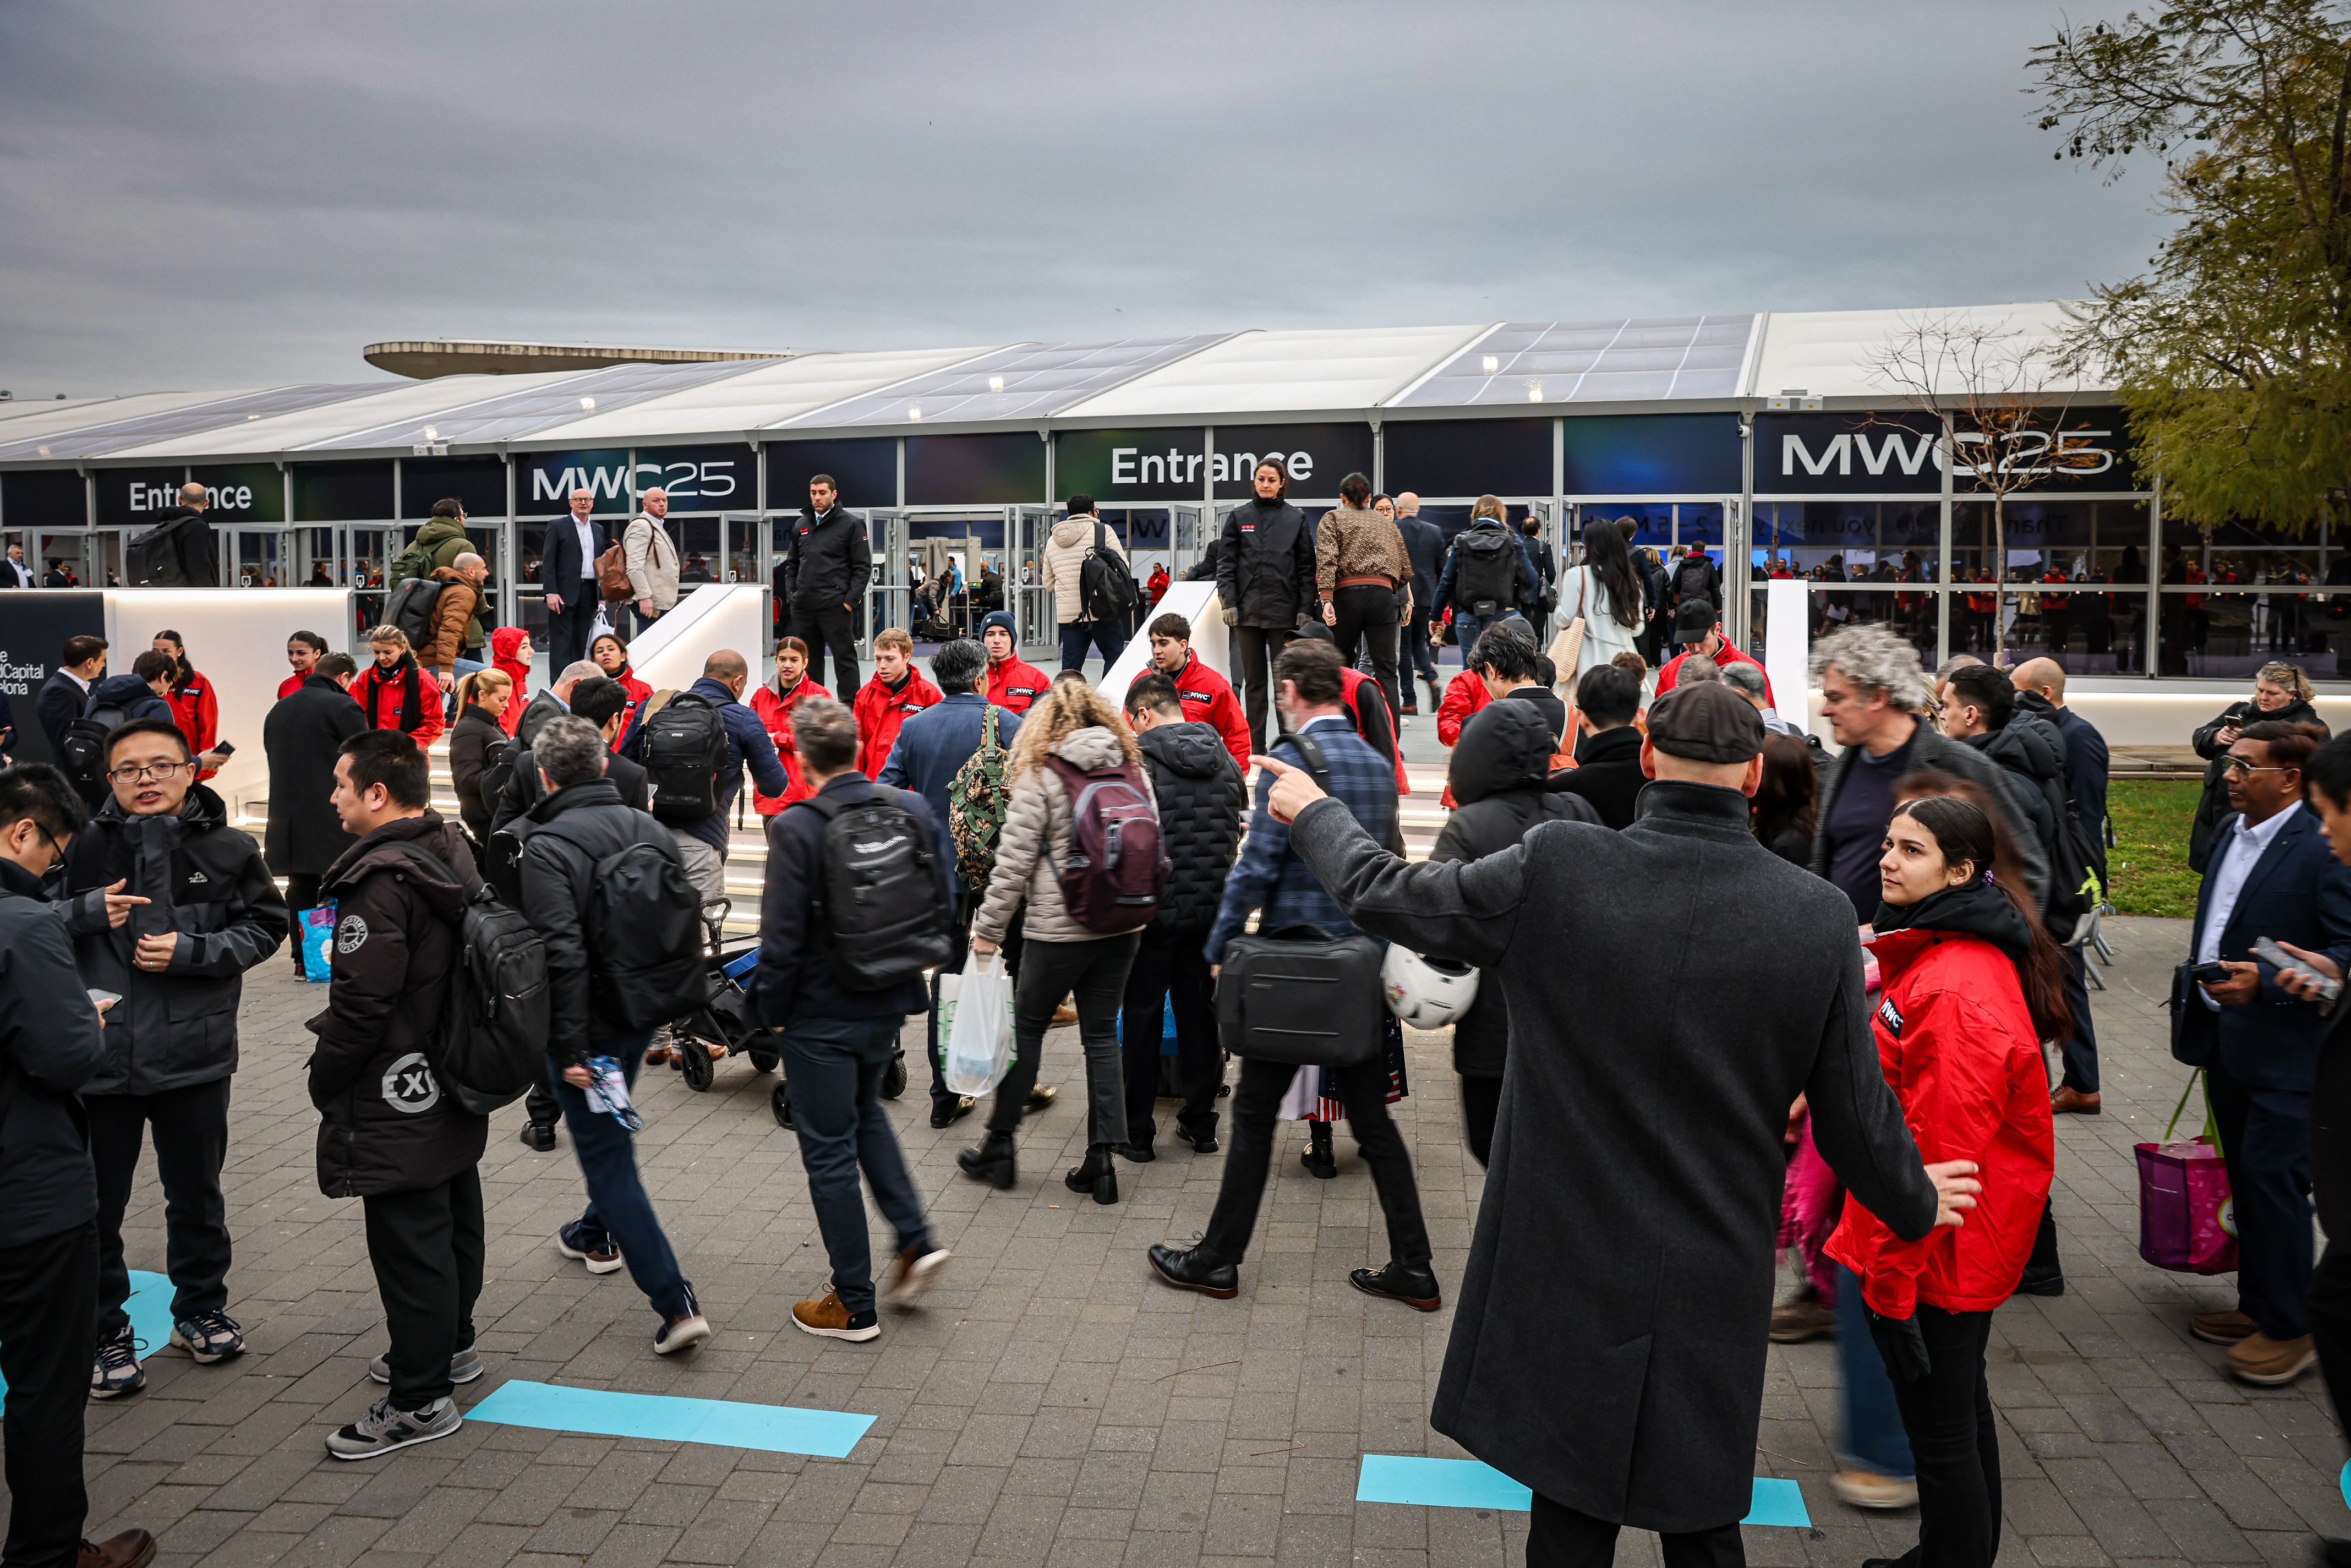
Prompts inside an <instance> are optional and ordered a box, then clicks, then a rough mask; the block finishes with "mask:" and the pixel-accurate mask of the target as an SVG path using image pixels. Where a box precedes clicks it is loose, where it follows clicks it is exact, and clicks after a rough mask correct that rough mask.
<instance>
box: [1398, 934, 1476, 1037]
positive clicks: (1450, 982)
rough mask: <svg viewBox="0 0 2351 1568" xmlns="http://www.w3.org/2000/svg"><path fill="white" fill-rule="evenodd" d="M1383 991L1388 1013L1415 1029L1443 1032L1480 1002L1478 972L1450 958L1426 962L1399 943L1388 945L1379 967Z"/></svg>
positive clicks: (1427, 960) (1432, 959)
mask: <svg viewBox="0 0 2351 1568" xmlns="http://www.w3.org/2000/svg"><path fill="white" fill-rule="evenodd" d="M1380 989H1381V990H1382V991H1383V992H1384V993H1386V996H1387V998H1388V1011H1390V1012H1392V1013H1394V1014H1395V1016H1396V1017H1397V1018H1398V1019H1402V1020H1403V1021H1404V1022H1405V1023H1408V1024H1410V1025H1411V1026H1412V1027H1413V1028H1415V1029H1443V1028H1444V1027H1445V1026H1446V1025H1447V1024H1449V1023H1451V1022H1453V1021H1454V1020H1455V1019H1458V1018H1459V1017H1460V1016H1461V1015H1462V1014H1463V1013H1466V1012H1468V1010H1469V1004H1470V1003H1471V1002H1474V1001H1476V1000H1477V999H1478V971H1477V970H1475V969H1473V968H1471V967H1469V966H1468V965H1467V964H1457V963H1455V962H1453V960H1451V959H1450V958H1424V957H1422V956H1420V955H1419V954H1417V953H1416V952H1414V951H1413V950H1412V949H1411V948H1409V947H1406V946H1403V945H1401V944H1400V943H1395V942H1391V943H1389V944H1388V956H1387V957H1386V958H1385V959H1384V961H1383V962H1382V963H1381V965H1380Z"/></svg>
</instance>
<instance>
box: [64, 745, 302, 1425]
mask: <svg viewBox="0 0 2351 1568" xmlns="http://www.w3.org/2000/svg"><path fill="white" fill-rule="evenodd" d="M106 749H107V758H106V763H107V775H106V777H107V783H108V786H109V789H110V794H109V795H108V797H107V798H106V800H104V801H103V802H101V803H100V805H99V808H98V810H97V811H96V812H95V813H93V814H92V816H91V818H90V821H89V827H87V828H86V829H84V830H83V831H81V832H80V833H78V834H77V835H76V836H75V838H74V841H73V843H72V845H71V847H70V848H69V849H68V852H67V854H66V888H67V897H68V904H67V907H66V911H65V913H66V928H67V930H68V933H69V934H70V935H71V936H72V937H73V939H74V957H75V961H76V963H77V964H78V966H79V967H80V969H81V977H82V980H83V983H84V984H86V985H89V986H90V987H93V988H97V989H99V990H104V991H111V992H114V993H116V994H118V995H120V997H121V998H122V1000H121V1001H120V1003H118V1004H117V1005H115V1006H114V1007H113V1008H112V1009H110V1010H109V1011H108V1013H107V1015H106V1030H105V1037H106V1060H105V1061H104V1063H103V1064H102V1065H101V1066H100V1067H99V1070H98V1071H97V1073H96V1074H95V1075H93V1076H92V1077H91V1078H90V1080H89V1082H88V1083H87V1084H85V1085H84V1086H83V1088H82V1103H83V1105H84V1107H85V1108H86V1110H87V1112H88V1113H89V1152H90V1159H91V1163H92V1164H93V1165H94V1166H96V1167H97V1172H98V1246H99V1260H98V1353H97V1355H96V1358H95V1360H94V1363H93V1364H92V1366H91V1369H90V1384H89V1391H90V1394H91V1396H92V1397H94V1398H99V1399H108V1398H112V1397H114V1396H117V1395H121V1394H128V1393H130V1392H131V1391H132V1390H134V1389H137V1388H139V1387H141V1386H142V1385H144V1384H145V1383H146V1381H147V1375H146V1373H145V1372H144V1371H143V1370H141V1367H140V1364H139V1355H138V1352H139V1349H140V1348H141V1347H140V1346H138V1345H137V1344H136V1343H134V1342H133V1340H132V1338H131V1319H130V1316H129V1315H128V1314H127V1313H126V1312H124V1311H123V1302H124V1301H126V1300H127V1299H128V1298H129V1296H130V1294H131V1281H130V1276H129V1274H128V1273H127V1272H126V1271H125V1270H124V1267H123V1260H122V1214H123V1210H124V1209H125V1208H126V1207H128V1206H129V1204H130V1201H131V1177H132V1175H133V1173H134V1172H135V1171H136V1169H137V1168H138V1165H139V1152H140V1145H141V1141H142V1140H143V1139H144V1137H145V1135H146V1130H147V1128H148V1127H149V1126H151V1125H152V1127H153V1128H154V1132H155V1166H156V1173H157V1175H159V1176H161V1177H162V1184H163V1200H164V1228H165V1235H166V1249H165V1250H166V1255H167V1256H168V1258H169V1260H170V1265H169V1267H170V1271H171V1276H172V1336H171V1343H172V1347H173V1348H174V1349H178V1350H184V1351H186V1352H187V1353H188V1354H190V1355H192V1356H193V1357H194V1358H195V1359H196V1360H197V1361H199V1362H215V1361H220V1360H224V1359H225V1358H226V1357H229V1356H233V1355H235V1354H239V1353H240V1352H242V1351H243V1350H244V1349H245V1335H244V1333H243V1331H241V1330H240V1329H239V1328H238V1326H237V1324H236V1321H235V1319H233V1318H231V1317H230V1316H229V1315H228V1313H227V1312H225V1310H224V1309H225V1307H226V1306H227V1305H228V1265H229V1235H228V1220H227V1213H226V1209H225V1205H224V1204H223V1202H222V1200H221V1166H222V1165H223V1163H224V1162H225V1159H226V1157H227V1154H228V1097H229V1077H230V1075H231V1074H232V1073H234V1072H235V1071H236V1009H237V1000H238V997H239V993H240V991H241V989H242V986H243V977H244V975H245V972H246V970H247V969H250V968H252V967H254V966H256V964H259V963H260V962H261V961H262V960H263V959H265V958H266V957H268V956H269V955H270V954H272V953H274V952H276V951H277V944H278V943H280V942H281V941H283V940H285V937H286V930H287V914H286V901H285V899H284V898H283V897H282V896H280V895H279V894H278V892H277V883H275V882H273V881H272V880H271V879H270V875H269V868H268V867H267V866H266V865H265V864H264V863H263V862H262V858H261V850H260V846H258V845H257V844H256V843H255V842H254V841H253V840H252V838H251V837H250V836H249V835H247V834H246V833H243V832H240V831H237V830H236V829H235V828H232V827H230V826H229V825H228V810H227V808H226V807H225V806H224V805H223V804H222V802H221V799H220V797H219V796H217V795H215V794H214V793H213V792H212V790H211V789H207V788H205V787H204V786H203V785H201V784H198V783H197V782H196V781H195V759H194V758H193V757H192V756H190V755H189V751H188V743H187V740H186V738H185V737H183V736H182V735H181V733H180V731H179V727H177V726H176V725H174V724H172V723H171V722H170V721H168V720H162V719H133V720H131V722H130V723H128V724H125V725H122V726H121V727H119V728H117V729H116V730H115V731H114V732H113V733H112V734H111V735H110V736H109V737H107V747H106ZM133 900H139V901H143V902H138V903H135V904H134V903H131V901H133ZM110 903H111V904H112V905H113V909H114V914H120V913H121V912H122V910H123V909H124V907H125V906H126V904H127V905H129V907H128V918H126V919H121V920H120V921H119V922H118V921H117V920H116V919H115V918H114V915H113V914H110V909H109V904H110Z"/></svg>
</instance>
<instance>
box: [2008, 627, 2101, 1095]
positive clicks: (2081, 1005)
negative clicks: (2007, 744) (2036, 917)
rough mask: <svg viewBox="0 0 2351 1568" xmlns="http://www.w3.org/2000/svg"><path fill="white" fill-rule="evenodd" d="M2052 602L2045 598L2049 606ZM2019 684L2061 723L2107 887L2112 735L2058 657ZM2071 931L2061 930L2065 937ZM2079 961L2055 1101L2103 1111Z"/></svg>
mask: <svg viewBox="0 0 2351 1568" xmlns="http://www.w3.org/2000/svg"><path fill="white" fill-rule="evenodd" d="M2048 602H2049V601H2047V600H2043V604H2044V605H2045V604H2047V603H2048ZM2009 679H2010V680H2011V681H2013V682H2014V683H2015V685H2016V706H2018V707H2020V708H2022V709H2023V710H2024V711H2025V712H2027V713H2030V714H2033V715H2036V716H2039V717H2042V718H2045V719H2047V720H2048V721H2049V722H2050V723H2051V724H2053V725H2055V726H2056V727H2057V733H2058V734H2059V735H2060V736H2061V737H2064V742H2065V800H2066V806H2067V809H2068V810H2071V811H2072V812H2073V813H2074V820H2075V821H2079V822H2080V823H2081V824H2082V831H2083V832H2084V834H2085V835H2086V836H2087V838H2088V840H2089V842H2090V846H2091V856H2092V859H2091V866H2092V868H2093V869H2094V870H2095V871H2096V872H2097V873H2098V883H2099V884H2100V885H2101V886H2104V885H2105V881H2106V774H2107V752H2106V737H2105V736H2103V735H2100V734H2099V733H2098V730H2097V727H2096V726H2095V725H2094V724H2092V723H2091V722H2090V721H2089V720H2088V719H2086V718H2084V717H2083V716H2081V715H2080V714H2077V713H2075V712H2074V710H2073V709H2072V708H2069V707H2067V706H2065V670H2064V666H2063V665H2061V664H2058V663H2057V661H2056V660H2054V659H2027V660H2026V661H2025V662H2024V663H2023V664H2020V665H2018V666H2017V668H2016V673H2015V674H2012V675H2011V676H2010V677H2009ZM2066 935H2069V934H2067V933H2060V934H2059V940H2061V941H2062V940H2064V936H2066ZM2067 956H2069V957H2070V958H2071V959H2072V960H2073V963H2072V965H2071V967H2070V968H2069V969H2068V971H2067V977H2066V981H2065V1006H2066V1008H2067V1009H2068V1010H2069V1011H2070V1012H2072V1014H2073V1015H2074V1032H2073V1035H2072V1036H2071V1037H2070V1038H2069V1039H2068V1040H2066V1041H2065V1076H2064V1082H2063V1083H2061V1084H2060V1085H2059V1086H2058V1089H2057V1092H2056V1094H2055V1095H2054V1097H2053V1098H2052V1100H2051V1101H2050V1109H2051V1110H2053V1111H2054V1112H2056V1113H2058V1114H2059V1115H2061V1116H2062V1115H2066V1114H2074V1115H2085V1116H2095V1115H2096V1114H2097V1113H2098V1036H2097V1031H2096V1030H2094V1029H2093V1028H2092V1027H2091V1025H2090V988H2089V981H2088V975H2089V963H2090V960H2089V958H2088V956H2086V955H2085V953H2084V952H2083V951H2082V949H2081V948H2079V947H2074V948H2070V949H2068V951H2067Z"/></svg>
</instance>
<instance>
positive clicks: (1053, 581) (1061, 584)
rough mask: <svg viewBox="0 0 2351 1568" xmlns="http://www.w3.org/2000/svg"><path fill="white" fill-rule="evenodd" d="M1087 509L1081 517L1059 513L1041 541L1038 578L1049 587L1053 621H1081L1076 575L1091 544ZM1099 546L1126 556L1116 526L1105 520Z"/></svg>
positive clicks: (1081, 603) (1082, 607) (1081, 604)
mask: <svg viewBox="0 0 2351 1568" xmlns="http://www.w3.org/2000/svg"><path fill="white" fill-rule="evenodd" d="M1096 520H1097V519H1096V518H1095V517H1094V516H1093V514H1092V513H1091V512H1090V513H1088V514H1086V515H1085V516H1084V517H1063V518H1062V519H1061V521H1060V522H1058V523H1055V524H1054V525H1053V532H1052V535H1051V537H1050V538H1048V539H1046V541H1045V565H1044V568H1043V573H1042V575H1041V576H1040V578H1039V581H1040V583H1042V584H1043V585H1044V586H1045V587H1047V588H1050V589H1051V590H1052V591H1053V622H1054V623H1055V624H1056V625H1060V626H1067V625H1068V624H1069V623H1070V622H1072V621H1085V620H1090V619H1092V617H1090V616H1088V615H1087V614H1086V604H1085V600H1084V599H1083V598H1082V597H1081V595H1080V592H1079V581H1078V579H1079V576H1080V574H1081V572H1083V571H1084V570H1085V565H1086V553H1087V552H1088V551H1089V550H1091V549H1093V548H1094V524H1095V522H1096ZM1102 548H1104V549H1107V550H1109V551H1110V552H1111V553H1112V554H1113V555H1115V556H1117V557H1118V558H1119V559H1121V560H1124V559H1126V549H1125V547H1124V546H1123V545H1121V544H1120V543H1119V542H1118V530H1117V529H1116V528H1112V527H1111V526H1110V525H1109V524H1108V523H1103V524H1102Z"/></svg>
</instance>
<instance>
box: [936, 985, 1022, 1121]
mask: <svg viewBox="0 0 2351 1568" xmlns="http://www.w3.org/2000/svg"><path fill="white" fill-rule="evenodd" d="M939 1035H940V1037H941V1038H942V1039H944V1040H946V1061H943V1062H941V1063H940V1064H939V1071H940V1073H941V1074H942V1075H943V1076H944V1077H945V1078H946V1085H947V1092H949V1093H951V1094H969V1095H974V1096H977V1095H981V1094H985V1093H987V1092H988V1091H990V1090H992V1089H994V1088H995V1087H996V1086H997V1085H998V1083H1001V1082H1004V1075H1005V1073H1006V1072H1008V1071H1010V1070H1011V1067H1012V977H1010V976H1009V975H1008V974H1006V973H1005V972H1004V956H1003V955H1002V954H1000V953H994V954H990V955H989V956H987V957H985V958H983V957H980V956H978V955H977V954H974V955H972V956H969V957H967V958H966V959H965V960H964V965H963V973H962V974H960V975H942V976H940V977H939Z"/></svg>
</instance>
